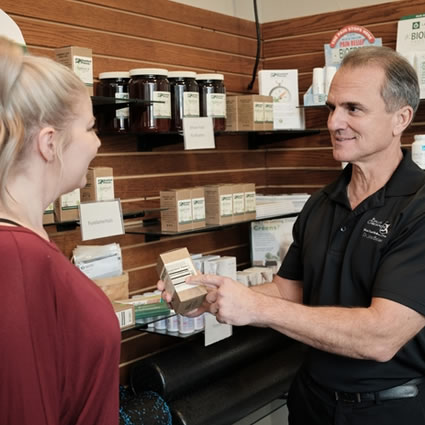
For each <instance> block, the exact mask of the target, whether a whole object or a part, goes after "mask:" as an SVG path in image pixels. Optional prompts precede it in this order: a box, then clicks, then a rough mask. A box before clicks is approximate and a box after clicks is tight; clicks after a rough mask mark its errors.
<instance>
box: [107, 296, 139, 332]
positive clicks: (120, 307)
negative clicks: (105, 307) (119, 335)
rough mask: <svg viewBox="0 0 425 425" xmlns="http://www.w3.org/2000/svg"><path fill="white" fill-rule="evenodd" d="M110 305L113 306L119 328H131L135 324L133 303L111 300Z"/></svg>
mask: <svg viewBox="0 0 425 425" xmlns="http://www.w3.org/2000/svg"><path fill="white" fill-rule="evenodd" d="M112 306H113V307H114V311H115V314H116V315H117V319H118V322H119V324H120V329H121V330H125V329H128V328H131V327H133V326H134V325H135V323H136V316H135V314H134V306H133V305H131V304H120V303H117V302H113V303H112Z"/></svg>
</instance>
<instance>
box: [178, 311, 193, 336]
mask: <svg viewBox="0 0 425 425" xmlns="http://www.w3.org/2000/svg"><path fill="white" fill-rule="evenodd" d="M178 318H179V333H181V334H191V333H193V332H194V331H195V319H194V318H193V317H186V316H182V315H181V314H179V315H178Z"/></svg>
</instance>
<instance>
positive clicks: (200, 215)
mask: <svg viewBox="0 0 425 425" xmlns="http://www.w3.org/2000/svg"><path fill="white" fill-rule="evenodd" d="M192 215H193V221H203V220H205V198H192Z"/></svg>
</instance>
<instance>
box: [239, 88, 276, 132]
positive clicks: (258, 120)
mask: <svg viewBox="0 0 425 425" xmlns="http://www.w3.org/2000/svg"><path fill="white" fill-rule="evenodd" d="M265 102H273V97H272V96H263V95H259V94H252V95H248V96H238V128H239V130H241V131H261V130H264V121H265V115H264V103H265Z"/></svg>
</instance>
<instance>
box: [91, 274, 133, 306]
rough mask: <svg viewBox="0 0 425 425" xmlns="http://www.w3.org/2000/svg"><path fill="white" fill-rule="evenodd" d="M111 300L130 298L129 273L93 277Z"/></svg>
mask: <svg viewBox="0 0 425 425" xmlns="http://www.w3.org/2000/svg"><path fill="white" fill-rule="evenodd" d="M93 282H94V283H96V285H97V286H99V288H100V289H102V291H103V292H104V293H105V294H106V296H107V297H108V298H109V299H110V300H111V301H117V300H121V299H126V298H128V273H123V274H122V275H120V276H113V277H103V278H98V279H93Z"/></svg>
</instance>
